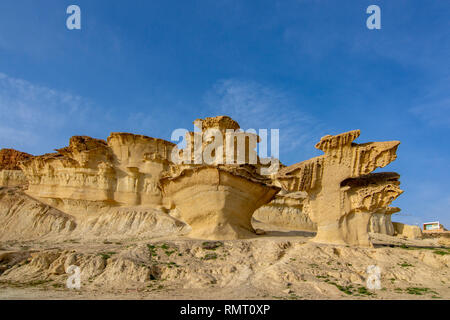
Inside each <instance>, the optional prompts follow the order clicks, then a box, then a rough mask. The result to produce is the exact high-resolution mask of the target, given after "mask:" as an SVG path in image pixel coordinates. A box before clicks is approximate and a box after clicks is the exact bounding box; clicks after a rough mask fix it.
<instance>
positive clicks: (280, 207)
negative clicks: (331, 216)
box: [253, 192, 317, 232]
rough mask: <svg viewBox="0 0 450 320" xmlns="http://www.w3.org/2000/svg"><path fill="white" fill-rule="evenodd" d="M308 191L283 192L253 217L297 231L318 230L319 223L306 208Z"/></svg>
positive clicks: (259, 220)
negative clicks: (312, 218)
mask: <svg viewBox="0 0 450 320" xmlns="http://www.w3.org/2000/svg"><path fill="white" fill-rule="evenodd" d="M307 197H308V194H307V193H306V192H294V193H285V194H282V193H281V192H280V193H279V194H277V195H276V196H275V199H273V200H272V201H271V202H269V203H268V204H266V205H264V206H262V207H261V208H259V209H258V210H256V211H255V213H254V214H253V219H255V220H256V221H258V222H262V223H264V224H267V225H272V226H276V227H280V228H283V229H289V230H296V231H313V232H314V231H317V225H316V224H315V223H314V222H312V221H311V218H310V217H309V215H308V214H307V212H306V208H305V209H304V204H305V200H306V199H307Z"/></svg>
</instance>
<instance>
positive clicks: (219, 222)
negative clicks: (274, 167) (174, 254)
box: [161, 117, 280, 239]
mask: <svg viewBox="0 0 450 320" xmlns="http://www.w3.org/2000/svg"><path fill="white" fill-rule="evenodd" d="M194 124H196V125H197V126H199V128H200V129H201V130H202V131H201V132H190V133H188V135H187V138H188V139H187V141H188V143H187V146H186V148H185V149H184V150H181V152H180V153H181V157H182V158H183V159H185V160H188V159H189V160H191V161H192V162H191V163H190V164H185V163H181V164H172V165H171V166H170V168H169V170H168V171H167V172H165V175H164V177H163V178H162V179H161V187H162V190H163V193H164V196H165V197H166V198H167V201H168V202H170V203H171V206H172V207H174V208H177V210H178V211H179V216H180V218H181V220H183V221H185V222H187V223H188V224H189V225H190V226H191V227H192V232H191V233H190V236H192V237H198V238H205V239H237V238H246V237H249V236H252V235H254V230H253V227H252V224H251V217H252V215H253V213H254V211H255V210H256V209H258V208H259V207H260V206H262V205H264V204H266V203H268V202H270V201H271V200H272V198H273V197H274V196H275V194H276V193H277V192H278V191H279V190H280V189H279V188H278V187H276V186H273V185H272V181H271V179H270V178H268V177H265V176H262V175H261V174H259V169H260V167H259V166H258V163H256V164H250V163H249V162H250V158H251V154H250V150H251V149H254V148H255V147H256V144H252V142H251V141H252V140H251V139H248V141H247V142H246V143H245V151H244V152H245V154H242V153H241V154H239V151H238V150H237V144H234V143H233V147H232V149H228V151H230V150H234V152H233V155H230V154H227V150H223V151H224V152H223V154H214V152H217V149H214V148H211V146H213V145H214V144H215V143H217V139H221V140H222V141H221V142H220V143H221V144H222V145H227V144H228V143H229V142H230V141H227V138H228V137H227V136H226V131H227V130H236V129H239V125H238V123H237V122H236V121H234V120H232V119H231V118H229V117H216V118H206V119H198V120H196V121H195V122H194ZM209 129H216V132H215V133H216V135H215V136H213V137H212V136H210V135H209V133H208V130H209ZM239 135H248V134H246V133H238V136H239ZM254 138H256V137H254ZM196 139H199V140H196ZM244 139H245V137H244ZM197 141H201V144H199V145H201V147H200V148H195V145H196V143H198V142H197ZM253 141H255V143H256V142H257V141H258V140H257V138H256V139H254V140H253ZM209 149H211V154H209V153H208V152H209V151H208V150H209ZM241 151H242V150H241ZM207 153H208V154H207ZM186 154H187V156H186ZM205 154H207V155H208V156H211V159H210V160H211V161H205V158H204V157H205ZM198 156H200V157H203V159H198V158H197V157H198ZM239 156H243V160H244V161H243V162H244V163H243V164H226V159H227V157H228V158H230V157H231V158H233V157H234V160H237V159H238V158H239ZM196 160H200V161H196ZM201 160H203V161H201ZM257 160H258V159H256V161H257ZM208 162H209V164H208Z"/></svg>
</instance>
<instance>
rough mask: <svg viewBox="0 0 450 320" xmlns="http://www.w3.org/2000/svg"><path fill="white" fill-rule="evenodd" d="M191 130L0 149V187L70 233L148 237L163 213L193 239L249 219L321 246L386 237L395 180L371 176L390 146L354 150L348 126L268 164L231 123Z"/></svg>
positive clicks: (248, 230) (229, 233) (234, 234)
mask: <svg viewBox="0 0 450 320" xmlns="http://www.w3.org/2000/svg"><path fill="white" fill-rule="evenodd" d="M194 124H195V125H196V126H197V127H198V128H199V129H200V130H198V131H196V132H188V133H187V135H186V139H185V140H186V147H185V148H184V149H182V150H179V149H178V148H177V146H175V145H174V144H173V143H171V142H168V141H165V140H161V139H156V138H151V137H147V136H143V135H135V134H131V133H112V134H111V135H110V136H109V137H108V139H107V140H106V141H104V140H100V139H94V138H90V137H86V136H75V137H72V138H71V139H70V141H69V146H67V147H65V148H61V149H57V150H56V152H55V153H51V154H46V155H42V156H37V157H33V156H31V155H27V154H23V153H20V152H17V151H14V150H6V151H5V150H2V151H0V186H2V185H3V186H15V185H28V189H27V190H26V193H27V195H28V196H31V197H33V199H34V200H38V201H41V202H44V203H45V204H47V205H50V206H51V207H54V208H56V209H59V210H60V211H61V212H63V213H65V214H68V215H71V216H72V217H74V219H75V220H74V221H75V223H76V224H77V226H78V227H77V230H78V229H79V228H81V226H83V227H82V228H81V229H79V230H91V231H92V230H101V232H100V231H98V232H100V233H101V234H103V235H104V234H105V232H106V233H107V230H108V228H110V229H111V232H112V233H114V232H116V231H114V230H121V232H122V233H127V232H126V230H125V229H126V228H127V226H130V225H133V228H132V229H133V230H134V231H133V232H134V233H133V234H144V233H145V232H144V231H143V230H144V229H145V228H146V227H144V226H150V225H151V226H152V230H154V231H152V232H153V233H154V232H156V230H157V228H158V227H157V226H158V223H157V221H160V220H161V219H162V217H163V216H167V217H170V216H172V217H175V218H176V219H179V220H181V222H184V223H186V224H188V225H189V226H186V225H183V224H179V225H177V224H174V223H173V221H174V220H173V219H172V220H173V221H172V220H170V219H169V220H170V221H169V220H167V221H169V222H168V226H170V227H168V228H167V230H171V231H170V232H178V231H180V230H181V229H183V230H187V231H189V234H188V236H190V237H193V238H203V239H239V238H248V237H253V236H255V232H254V230H253V227H252V224H251V221H252V216H254V218H255V219H256V220H257V219H259V220H260V221H261V222H263V223H266V224H273V225H277V226H279V227H283V228H285V229H289V228H290V229H293V230H304V231H317V234H316V237H315V238H314V240H313V241H316V242H321V243H332V244H344V245H348V244H350V245H360V246H371V242H370V240H369V236H368V233H369V232H378V233H384V234H388V235H393V234H394V233H395V228H394V225H393V224H392V222H391V215H392V214H393V213H395V212H398V211H399V210H400V209H398V208H393V207H390V204H391V203H392V201H394V200H395V199H396V198H397V197H398V196H399V195H400V194H401V193H402V192H403V191H402V190H401V189H400V187H399V185H400V182H399V181H398V180H399V175H398V174H396V173H372V172H373V171H374V170H375V169H377V168H381V167H385V166H387V165H388V164H389V163H390V162H392V161H394V160H395V158H396V151H397V147H398V145H399V144H400V142H398V141H390V142H370V143H363V144H356V143H354V142H353V141H354V140H355V139H356V138H358V137H359V135H360V132H359V130H355V131H350V132H347V133H343V134H339V135H336V136H325V137H323V138H322V139H321V140H320V142H319V143H317V145H316V148H317V149H319V150H322V151H323V153H324V154H323V155H321V156H319V157H315V158H313V159H309V160H306V161H303V162H300V163H298V164H295V165H292V166H289V167H284V166H283V165H281V164H280V163H279V162H278V159H276V160H277V161H276V164H277V165H276V166H274V167H273V166H272V165H273V163H272V162H270V161H269V162H265V161H261V160H262V159H260V158H259V157H258V155H257V154H256V151H255V149H256V147H257V144H258V143H259V142H260V140H261V139H260V137H259V136H258V135H257V134H256V133H252V132H243V131H239V129H240V127H239V124H238V123H237V122H236V121H234V120H233V119H231V118H229V117H227V116H219V117H212V118H205V119H197V120H195V122H194ZM230 131H231V132H232V134H231V135H230ZM269 167H270V168H281V170H279V171H275V172H272V171H271V170H267V169H268V168H269ZM19 169H21V170H19ZM280 190H281V192H280ZM124 212H125V213H126V217H124V218H123V219H122V218H120V215H121V214H122V213H124ZM167 213H168V214H169V215H168V214H167ZM155 217H156V218H155ZM92 218H93V220H92ZM108 219H110V222H111V223H113V224H115V227H114V226H113V225H111V226H110V227H108V221H109V220H108ZM155 219H156V220H155ZM140 220H142V221H147V222H145V223H144V224H142V223H139V221H140ZM114 221H115V222H114ZM161 221H163V220H161ZM180 226H181V227H180ZM184 226H186V228H184ZM143 228H144V229H143ZM177 230H178V231H177ZM83 232H84V231H83ZM96 232H97V231H96Z"/></svg>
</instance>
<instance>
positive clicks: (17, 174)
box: [0, 149, 33, 187]
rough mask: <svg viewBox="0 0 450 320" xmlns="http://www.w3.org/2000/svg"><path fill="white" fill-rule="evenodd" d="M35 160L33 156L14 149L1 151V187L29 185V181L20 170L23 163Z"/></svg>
mask: <svg viewBox="0 0 450 320" xmlns="http://www.w3.org/2000/svg"><path fill="white" fill-rule="evenodd" d="M31 158H33V156H32V155H31V154H28V153H25V152H20V151H17V150H14V149H2V150H0V186H3V187H15V186H22V185H25V184H26V183H27V179H26V177H25V175H24V174H23V172H22V170H20V167H19V164H20V162H22V161H25V160H28V159H31Z"/></svg>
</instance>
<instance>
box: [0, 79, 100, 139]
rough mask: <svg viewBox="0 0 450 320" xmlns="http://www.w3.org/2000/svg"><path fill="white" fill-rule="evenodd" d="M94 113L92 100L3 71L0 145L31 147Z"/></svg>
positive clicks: (0, 95) (0, 94)
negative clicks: (12, 75)
mask: <svg viewBox="0 0 450 320" xmlns="http://www.w3.org/2000/svg"><path fill="white" fill-rule="evenodd" d="M91 113H92V106H91V103H90V102H89V101H88V100H86V99H84V98H82V97H80V96H78V95H73V94H71V93H67V92H61V91H58V90H54V89H51V88H48V87H45V86H40V85H36V84H33V83H31V82H28V81H26V80H23V79H17V78H14V77H10V76H8V75H6V74H4V73H0V147H4V146H5V145H7V146H10V147H14V146H15V145H18V146H20V147H25V148H26V147H28V146H32V145H34V144H36V143H38V142H42V141H43V139H46V137H47V138H48V137H49V136H51V135H52V134H58V133H61V130H63V129H65V128H73V127H75V126H77V125H80V124H82V123H85V124H87V123H90V122H92V121H88V120H89V117H90V115H91ZM55 147H56V146H55Z"/></svg>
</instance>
